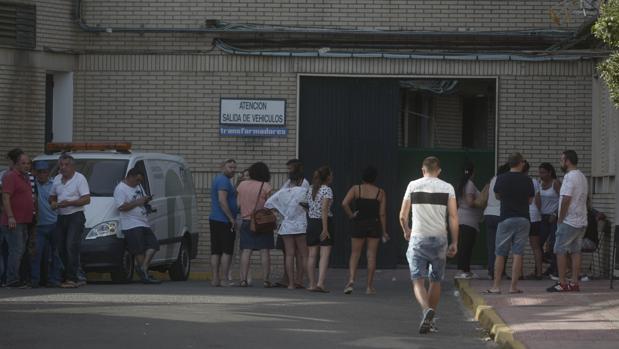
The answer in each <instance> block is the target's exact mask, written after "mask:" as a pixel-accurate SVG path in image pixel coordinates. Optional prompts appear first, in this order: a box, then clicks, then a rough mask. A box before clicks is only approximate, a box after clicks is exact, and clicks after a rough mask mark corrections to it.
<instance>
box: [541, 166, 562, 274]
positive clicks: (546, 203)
mask: <svg viewBox="0 0 619 349" xmlns="http://www.w3.org/2000/svg"><path fill="white" fill-rule="evenodd" d="M538 171H539V172H538V174H539V179H540V182H541V183H540V191H539V195H537V196H536V197H535V201H536V203H537V204H538V207H539V208H540V211H541V213H542V221H541V222H540V227H539V248H540V250H541V251H543V246H544V244H545V243H548V245H549V246H550V248H549V251H548V252H547V253H545V254H542V259H548V260H549V262H550V267H549V268H548V270H546V272H545V274H547V275H557V259H556V257H555V255H554V253H553V251H552V250H553V246H554V242H555V231H556V230H557V215H558V210H559V193H560V191H561V182H560V181H559V180H558V179H557V172H556V171H555V168H554V167H553V166H552V165H551V164H549V163H547V162H542V163H541V164H540V165H539V168H538ZM544 257H545V258H544Z"/></svg>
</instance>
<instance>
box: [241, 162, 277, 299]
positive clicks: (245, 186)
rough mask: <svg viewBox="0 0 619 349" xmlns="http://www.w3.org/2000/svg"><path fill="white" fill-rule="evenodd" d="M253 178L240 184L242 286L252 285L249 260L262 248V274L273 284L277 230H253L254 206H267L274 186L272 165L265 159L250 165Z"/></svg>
mask: <svg viewBox="0 0 619 349" xmlns="http://www.w3.org/2000/svg"><path fill="white" fill-rule="evenodd" d="M248 171H249V179H247V180H244V181H242V182H241V183H240V184H239V186H238V188H237V191H238V201H239V206H240V208H241V218H242V219H243V223H242V224H241V234H240V235H241V239H240V244H239V248H240V250H241V272H240V274H241V283H240V286H241V287H247V286H249V284H248V282H247V277H248V274H249V267H250V265H249V262H250V259H251V254H252V251H253V250H260V260H261V263H262V277H263V285H264V287H267V288H269V287H271V281H270V274H271V255H270V250H271V249H273V247H274V246H273V234H264V233H261V234H256V233H253V232H252V231H251V215H252V214H253V213H254V210H258V209H261V208H263V207H264V203H265V202H266V200H267V198H268V197H269V195H270V194H271V191H272V190H273V188H272V187H271V185H270V184H269V183H268V182H269V181H270V180H271V173H270V172H269V168H268V167H267V165H266V164H265V163H263V162H256V163H254V164H253V165H251V166H250V167H249V169H248Z"/></svg>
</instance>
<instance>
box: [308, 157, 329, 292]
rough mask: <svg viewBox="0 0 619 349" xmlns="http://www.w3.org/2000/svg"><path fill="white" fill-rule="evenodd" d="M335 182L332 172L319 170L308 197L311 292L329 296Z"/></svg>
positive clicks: (324, 169)
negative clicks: (327, 284) (327, 287)
mask: <svg viewBox="0 0 619 349" xmlns="http://www.w3.org/2000/svg"><path fill="white" fill-rule="evenodd" d="M332 181H333V175H332V173H331V169H330V168H329V167H327V166H323V167H321V168H319V169H318V170H316V172H314V176H313V178H312V186H311V187H310V189H309V190H308V191H307V195H306V199H307V204H308V218H309V220H308V222H307V234H306V238H307V246H308V248H309V256H308V257H307V278H308V280H309V287H308V288H307V289H308V291H312V292H323V293H326V292H329V291H327V289H326V288H325V279H326V278H327V268H328V267H329V256H330V255H331V248H332V247H333V233H334V231H333V213H331V204H332V203H333V191H332V190H331V188H330V187H329V184H331V182H332ZM319 255H320V261H319V262H318V281H316V275H315V269H316V259H318V256H319Z"/></svg>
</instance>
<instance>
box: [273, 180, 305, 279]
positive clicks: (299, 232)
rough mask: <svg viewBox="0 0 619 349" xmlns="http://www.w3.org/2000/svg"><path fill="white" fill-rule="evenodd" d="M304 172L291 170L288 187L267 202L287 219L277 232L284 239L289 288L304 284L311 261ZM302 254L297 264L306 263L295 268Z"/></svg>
mask: <svg viewBox="0 0 619 349" xmlns="http://www.w3.org/2000/svg"><path fill="white" fill-rule="evenodd" d="M303 181H305V179H304V178H303V173H302V172H300V171H296V172H292V173H291V174H290V181H289V182H287V185H286V186H285V187H282V188H281V189H280V190H279V191H277V192H276V193H275V194H273V195H272V196H271V197H269V199H268V200H267V202H266V204H265V205H264V206H265V207H267V208H272V209H275V210H277V211H278V212H279V213H280V214H281V215H282V216H283V220H282V222H281V224H280V226H279V229H278V231H277V234H278V235H279V236H281V237H282V240H283V241H284V251H285V252H286V253H285V263H284V267H285V269H286V275H287V277H288V280H286V281H287V284H288V289H289V290H294V289H295V288H304V287H303V285H302V282H303V269H304V266H305V265H306V264H307V243H306V238H305V231H306V230H307V218H306V212H305V209H304V208H303V206H302V205H303V204H304V203H306V202H307V201H306V194H307V188H306V187H305V186H303ZM297 255H298V257H300V260H299V261H297V265H301V266H303V267H302V268H297V270H296V272H297V273H296V274H295V270H294V259H295V256H297Z"/></svg>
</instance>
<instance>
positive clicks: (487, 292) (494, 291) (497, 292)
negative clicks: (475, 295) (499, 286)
mask: <svg viewBox="0 0 619 349" xmlns="http://www.w3.org/2000/svg"><path fill="white" fill-rule="evenodd" d="M483 293H484V294H501V290H493V289H491V288H489V289H487V290H485V291H484V292H483Z"/></svg>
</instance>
